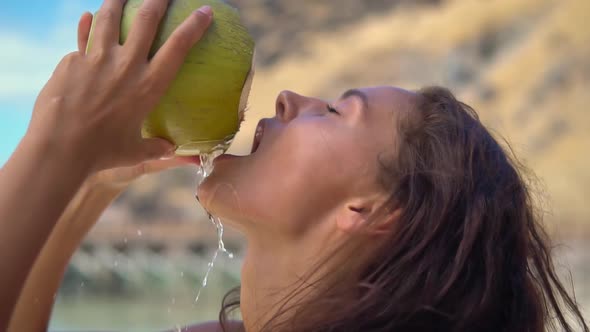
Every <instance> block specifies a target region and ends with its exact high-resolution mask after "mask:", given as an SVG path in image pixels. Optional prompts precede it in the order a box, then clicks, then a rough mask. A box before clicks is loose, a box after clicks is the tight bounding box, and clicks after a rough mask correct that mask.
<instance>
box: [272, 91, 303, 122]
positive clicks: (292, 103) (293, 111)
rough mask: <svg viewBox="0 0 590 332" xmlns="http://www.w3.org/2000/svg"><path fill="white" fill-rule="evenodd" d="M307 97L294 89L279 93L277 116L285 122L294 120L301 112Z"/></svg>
mask: <svg viewBox="0 0 590 332" xmlns="http://www.w3.org/2000/svg"><path fill="white" fill-rule="evenodd" d="M306 100H307V98H306V97H303V96H301V95H298V94H296V93H295V92H292V91H282V92H281V93H279V96H278V97H277V102H276V116H277V118H278V119H279V120H281V121H283V122H289V121H291V120H293V119H294V118H295V117H297V115H298V114H299V111H300V109H301V108H302V107H303V105H304V104H305V103H306Z"/></svg>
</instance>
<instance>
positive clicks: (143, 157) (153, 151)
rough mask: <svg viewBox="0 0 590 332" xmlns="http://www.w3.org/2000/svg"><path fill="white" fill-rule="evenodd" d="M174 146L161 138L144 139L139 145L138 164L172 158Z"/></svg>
mask: <svg viewBox="0 0 590 332" xmlns="http://www.w3.org/2000/svg"><path fill="white" fill-rule="evenodd" d="M175 150H176V146H175V145H174V144H172V143H170V142H168V141H167V140H165V139H163V138H146V139H144V140H143V142H142V143H141V145H140V149H139V154H140V155H139V156H138V159H139V161H140V162H143V161H147V160H154V159H160V158H164V157H172V156H174V151H175Z"/></svg>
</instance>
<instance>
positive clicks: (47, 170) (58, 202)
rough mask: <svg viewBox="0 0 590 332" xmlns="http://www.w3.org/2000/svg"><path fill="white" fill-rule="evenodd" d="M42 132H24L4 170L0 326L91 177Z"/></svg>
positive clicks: (0, 196)
mask: <svg viewBox="0 0 590 332" xmlns="http://www.w3.org/2000/svg"><path fill="white" fill-rule="evenodd" d="M37 134H38V135H37V136H30V135H27V136H25V138H24V139H23V140H22V141H21V143H20V144H19V146H18V148H17V150H16V151H15V153H14V154H13V155H12V157H11V158H10V159H9V161H8V162H7V163H6V164H5V166H4V167H3V168H2V170H0V229H1V230H2V231H1V232H0V271H2V273H0V287H1V295H0V331H4V330H5V329H6V327H7V324H8V320H9V318H10V314H11V312H12V310H13V308H14V305H15V304H16V301H17V298H18V295H19V293H20V290H21V289H22V286H23V285H24V282H25V279H26V277H27V274H28V272H29V270H30V269H31V266H32V265H33V262H34V261H35V259H36V257H37V255H38V253H39V251H40V250H41V248H42V247H43V245H44V243H45V241H46V239H47V237H48V236H49V234H50V233H51V231H52V229H53V227H54V225H55V223H56V222H57V220H58V219H59V217H60V215H61V214H62V212H63V211H64V209H65V207H66V206H67V204H68V202H69V201H70V200H71V199H72V197H73V196H74V194H75V193H76V191H77V190H78V189H79V187H80V185H81V184H82V182H83V181H84V179H85V178H86V176H87V169H86V168H85V167H84V165H83V163H82V162H81V160H75V159H74V158H71V157H70V155H69V154H68V153H67V149H66V147H59V146H56V145H55V144H54V143H53V142H52V141H51V138H50V137H51V136H42V135H41V134H40V133H37ZM71 155H75V154H74V152H73V151H72V154H71Z"/></svg>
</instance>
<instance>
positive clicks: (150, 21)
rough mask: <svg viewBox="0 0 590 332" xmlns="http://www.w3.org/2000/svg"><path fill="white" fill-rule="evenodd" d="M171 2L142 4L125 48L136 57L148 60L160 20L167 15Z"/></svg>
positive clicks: (146, 0) (151, 0)
mask: <svg viewBox="0 0 590 332" xmlns="http://www.w3.org/2000/svg"><path fill="white" fill-rule="evenodd" d="M169 2H170V0H144V2H143V3H142V4H141V7H140V8H139V10H138V11H137V15H135V18H134V20H133V25H132V26H131V31H130V32H129V36H128V37H127V40H126V41H125V47H126V48H129V49H130V50H131V52H132V53H133V54H134V55H136V56H138V57H140V56H141V57H144V58H145V59H146V60H147V58H148V53H149V51H150V48H151V47H152V44H153V42H154V38H155V36H156V32H157V31H158V26H159V24H160V20H162V17H164V14H166V9H167V8H168V3H169Z"/></svg>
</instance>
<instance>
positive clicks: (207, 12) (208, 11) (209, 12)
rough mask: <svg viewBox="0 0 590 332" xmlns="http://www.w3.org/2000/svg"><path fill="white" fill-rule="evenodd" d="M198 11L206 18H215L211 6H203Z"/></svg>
mask: <svg viewBox="0 0 590 332" xmlns="http://www.w3.org/2000/svg"><path fill="white" fill-rule="evenodd" d="M197 11H199V12H201V13H202V14H204V15H206V16H213V9H211V6H203V7H201V8H199V9H197Z"/></svg>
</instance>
